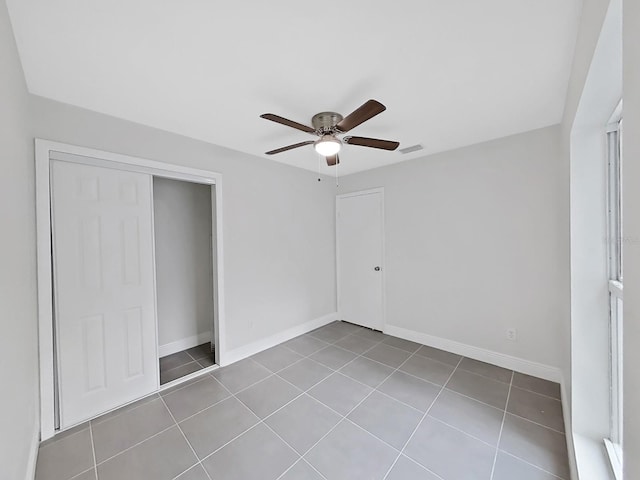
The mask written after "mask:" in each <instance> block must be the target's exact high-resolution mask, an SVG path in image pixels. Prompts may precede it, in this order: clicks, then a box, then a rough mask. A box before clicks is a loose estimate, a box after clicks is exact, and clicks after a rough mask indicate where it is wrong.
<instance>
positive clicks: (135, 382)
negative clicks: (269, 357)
mask: <svg viewBox="0 0 640 480" xmlns="http://www.w3.org/2000/svg"><path fill="white" fill-rule="evenodd" d="M51 182H52V184H51V201H52V207H51V208H52V232H53V258H54V260H53V267H54V294H55V297H54V298H55V315H56V318H55V324H56V341H57V352H58V357H57V358H58V381H59V392H60V424H61V428H63V429H64V428H67V427H69V426H72V425H74V424H76V423H79V422H82V421H84V420H86V419H88V418H91V417H94V416H96V415H98V414H100V413H102V412H105V411H107V410H110V409H112V408H115V407H117V406H119V405H122V404H124V403H127V402H130V401H132V400H135V399H136V398H139V397H142V396H144V395H146V394H148V393H151V392H153V391H154V390H157V389H158V371H157V369H158V357H157V353H156V349H157V342H156V335H157V333H156V318H155V317H156V312H155V286H154V254H153V220H152V198H151V196H152V189H151V176H150V175H148V174H142V173H134V172H126V171H121V170H114V169H109V168H103V167H95V166H89V165H81V164H77V163H70V162H61V161H54V162H52V174H51Z"/></svg>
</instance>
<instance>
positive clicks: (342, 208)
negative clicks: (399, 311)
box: [336, 192, 384, 330]
mask: <svg viewBox="0 0 640 480" xmlns="http://www.w3.org/2000/svg"><path fill="white" fill-rule="evenodd" d="M336 211H337V225H336V233H337V235H338V239H337V248H338V256H337V258H338V309H339V311H340V313H341V315H342V319H343V320H346V321H348V322H351V323H355V324H357V325H362V326H365V327H369V328H374V329H376V330H382V328H383V326H384V315H383V308H384V306H383V300H382V299H383V297H382V288H383V282H382V279H383V276H382V275H383V272H382V259H383V241H382V235H383V228H382V193H381V192H374V193H366V194H361V195H349V196H340V197H337V199H336ZM376 268H377V269H376Z"/></svg>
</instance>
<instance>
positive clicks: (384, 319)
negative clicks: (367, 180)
mask: <svg viewBox="0 0 640 480" xmlns="http://www.w3.org/2000/svg"><path fill="white" fill-rule="evenodd" d="M373 193H377V194H380V205H381V207H380V237H381V239H382V258H381V259H380V269H381V271H382V279H381V280H382V281H381V285H380V288H381V289H382V292H381V303H382V331H383V332H384V331H385V330H386V328H387V299H386V294H387V284H386V268H385V258H386V246H385V224H384V205H385V204H384V187H375V188H369V189H367V190H358V191H355V192H349V193H343V194H340V195H336V302H337V305H338V318H342V311H341V310H340V245H339V238H340V233H339V222H338V200H339V199H342V198H349V197H359V196H362V195H371V194H373Z"/></svg>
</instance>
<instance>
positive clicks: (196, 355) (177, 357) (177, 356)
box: [160, 342, 215, 385]
mask: <svg viewBox="0 0 640 480" xmlns="http://www.w3.org/2000/svg"><path fill="white" fill-rule="evenodd" d="M214 364H215V356H214V353H213V352H212V351H211V342H207V343H203V344H202V345H198V346H197V347H193V348H188V349H187V350H183V351H182V352H177V353H174V354H172V355H167V356H166V357H162V358H161V359H160V385H164V384H165V383H169V382H172V381H174V380H176V379H178V378H181V377H184V376H185V375H189V374H190V373H193V372H197V371H198V370H202V369H203V368H206V367H210V366H211V365H214Z"/></svg>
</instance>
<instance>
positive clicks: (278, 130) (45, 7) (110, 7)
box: [7, 0, 581, 175]
mask: <svg viewBox="0 0 640 480" xmlns="http://www.w3.org/2000/svg"><path fill="white" fill-rule="evenodd" d="M7 3H8V6H9V10H10V14H11V19H12V23H13V28H14V31H15V35H16V40H17V43H18V49H19V52H20V57H21V59H22V63H23V67H24V71H25V75H26V79H27V84H28V87H29V90H30V91H31V92H32V93H34V94H36V95H41V96H44V97H48V98H52V99H54V100H58V101H61V102H65V103H70V104H73V105H78V106H81V107H84V108H88V109H91V110H95V111H98V112H102V113H106V114H110V115H113V116H116V117H120V118H124V119H128V120H132V121H135V122H139V123H142V124H146V125H150V126H153V127H157V128H161V129H164V130H168V131H172V132H176V133H180V134H183V135H186V136H189V137H193V138H197V139H201V140H205V141H208V142H211V143H214V144H218V145H223V146H225V147H229V148H233V149H236V150H240V151H243V152H247V153H250V154H253V155H259V156H262V157H264V158H265V161H271V160H276V161H281V162H283V163H287V164H291V165H295V166H298V167H302V168H307V169H309V170H314V171H318V168H321V171H322V172H323V173H329V174H332V172H333V169H331V168H329V167H327V166H326V165H323V162H322V161H319V158H318V156H317V155H316V154H315V152H314V150H313V148H312V147H311V146H307V147H303V148H300V149H296V150H292V151H289V152H286V153H282V154H279V155H276V156H273V157H267V156H265V155H263V152H265V151H267V150H271V149H274V148H277V147H281V146H285V145H288V144H292V143H297V142H301V141H304V140H308V139H313V138H314V137H311V136H309V135H308V134H305V133H304V132H300V131H297V130H294V129H290V128H288V127H285V126H282V125H278V124H275V123H272V122H269V121H266V120H263V119H260V118H259V115H260V114H262V113H266V112H270V113H275V114H278V115H281V116H284V117H287V118H290V119H292V120H295V121H298V122H301V123H306V124H310V120H311V116H312V115H313V114H315V113H317V112H320V111H324V110H333V111H337V112H340V113H342V114H343V115H345V116H346V114H348V113H349V112H351V111H352V110H354V109H355V108H356V107H358V106H359V105H361V104H362V103H364V102H365V101H366V100H368V99H369V98H375V99H377V100H379V101H380V102H382V103H383V104H385V105H386V106H387V111H386V112H384V113H382V114H381V115H379V116H377V117H375V118H374V119H372V120H370V121H368V122H366V123H364V124H362V125H360V126H359V127H357V128H356V129H354V130H353V131H352V132H350V133H351V134H353V135H360V136H368V137H377V138H383V139H389V140H397V141H399V142H400V148H403V147H408V146H411V145H414V144H417V143H421V144H422V145H423V146H424V150H422V151H419V152H415V153H412V154H407V155H402V154H400V153H399V152H386V151H379V150H374V149H369V148H363V147H357V146H349V145H347V146H345V147H344V148H343V150H342V152H341V164H340V170H339V172H340V174H341V175H345V174H348V173H354V172H357V171H362V170H366V169H369V168H375V167H379V166H383V165H388V164H391V163H396V162H400V161H403V160H409V159H412V158H416V157H420V156H424V155H426V154H429V153H434V152H438V151H444V150H449V149H453V148H457V147H461V146H464V145H470V144H473V143H477V142H481V141H486V140H490V139H493V138H498V137H503V136H506V135H510V134H513V133H518V132H523V131H526V130H531V129H535V128H539V127H543V126H547V125H552V124H556V123H559V122H560V121H561V117H562V112H563V108H564V103H565V94H566V90H567V85H568V80H569V72H570V68H571V61H572V57H573V47H574V44H575V39H576V34H577V26H578V18H579V14H580V6H581V0H482V1H478V0H448V1H442V0H439V1H434V0H421V1H419V0H395V1H371V0H349V1H340V2H339V1H335V0H324V1H323V2H308V1H306V2H305V1H300V0H272V1H264V0H232V1H218V0H179V1H178V0H174V1H169V0H108V1H104V0H103V1H97V0H93V1H90V0H8V1H7Z"/></svg>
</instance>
